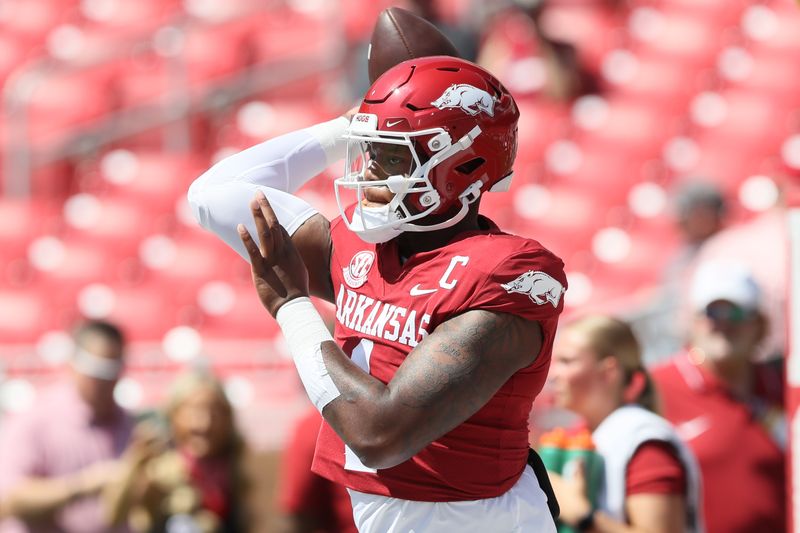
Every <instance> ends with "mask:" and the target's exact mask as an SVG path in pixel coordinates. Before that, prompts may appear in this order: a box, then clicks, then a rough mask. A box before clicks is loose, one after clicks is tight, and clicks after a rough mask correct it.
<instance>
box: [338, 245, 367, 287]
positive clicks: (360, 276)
mask: <svg viewBox="0 0 800 533" xmlns="http://www.w3.org/2000/svg"><path fill="white" fill-rule="evenodd" d="M374 262H375V252H372V251H370V250H362V251H360V252H358V253H357V254H356V255H354V256H353V258H352V259H351V260H350V264H349V265H347V266H346V267H345V268H343V269H342V274H343V275H344V280H345V281H346V282H347V284H348V285H350V286H351V287H353V288H354V289H357V288H359V287H361V286H362V285H363V284H365V283H366V282H367V274H369V270H370V269H371V268H372V263H374Z"/></svg>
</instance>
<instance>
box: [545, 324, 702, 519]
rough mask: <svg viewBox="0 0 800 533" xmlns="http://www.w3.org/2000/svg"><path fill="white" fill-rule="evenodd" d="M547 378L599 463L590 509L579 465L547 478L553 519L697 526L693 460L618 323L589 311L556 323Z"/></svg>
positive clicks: (633, 345) (634, 345) (632, 339)
mask: <svg viewBox="0 0 800 533" xmlns="http://www.w3.org/2000/svg"><path fill="white" fill-rule="evenodd" d="M550 377H551V381H552V385H553V388H554V393H555V400H556V403H557V404H559V405H560V406H561V407H564V408H567V409H570V410H572V411H574V412H575V413H577V414H578V415H580V416H581V417H582V418H583V419H584V420H585V422H586V423H587V424H588V426H589V428H590V429H591V430H592V440H593V441H594V443H595V445H596V446H597V452H598V453H599V454H600V455H601V456H602V458H603V463H604V467H605V468H604V479H603V483H602V484H601V486H600V488H599V490H598V493H597V494H596V495H595V497H596V498H597V508H598V510H597V511H596V512H594V513H592V511H591V508H592V507H591V504H590V500H589V496H588V495H587V492H586V490H585V488H586V487H585V485H586V482H585V476H586V474H585V473H584V471H583V470H581V469H578V471H577V476H576V477H577V479H575V478H571V479H568V478H567V477H566V476H565V477H561V476H558V475H552V478H553V487H554V489H555V492H556V497H557V499H558V501H559V504H560V505H561V520H562V521H564V522H565V523H567V524H569V525H571V526H576V525H577V524H578V522H579V521H582V523H581V524H580V528H579V529H580V531H584V530H587V529H593V530H595V531H621V530H623V529H625V530H627V527H626V526H628V527H632V528H635V529H637V530H645V529H646V530H647V531H653V532H656V531H658V532H667V531H675V532H681V531H701V530H702V519H701V516H700V513H699V511H700V509H699V507H700V477H699V471H698V468H697V464H696V461H695V459H694V457H693V455H692V453H691V452H690V451H689V450H688V448H687V446H686V445H685V444H684V443H683V441H681V440H680V438H679V437H678V435H677V433H676V432H675V429H674V428H673V427H672V425H671V424H669V423H668V422H667V421H666V420H664V419H663V418H661V417H660V416H658V415H657V414H655V410H656V397H655V391H654V388H653V386H652V383H651V380H650V377H649V376H648V373H647V371H646V370H645V368H644V366H643V364H642V360H641V352H640V348H639V343H638V342H637V340H636V338H635V337H634V334H633V331H632V330H631V328H630V327H629V326H628V324H626V323H625V322H622V321H619V320H617V319H614V318H611V317H607V316H602V315H591V316H586V317H583V318H580V319H578V320H576V321H573V322H571V323H569V324H567V325H566V327H564V328H562V330H561V331H560V332H559V336H558V338H557V339H556V344H555V347H554V349H553V366H552V368H551V371H550Z"/></svg>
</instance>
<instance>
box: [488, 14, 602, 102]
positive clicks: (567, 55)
mask: <svg viewBox="0 0 800 533" xmlns="http://www.w3.org/2000/svg"><path fill="white" fill-rule="evenodd" d="M546 7H547V2H546V1H545V0H515V1H513V2H511V6H510V7H509V9H506V10H504V11H501V12H499V13H497V14H496V15H495V18H494V20H493V21H492V22H491V23H490V24H487V30H486V34H487V36H486V38H485V40H484V41H483V43H482V45H481V47H480V52H479V54H478V59H477V61H478V63H479V64H480V65H482V66H483V67H484V68H486V69H488V70H489V71H491V72H494V73H496V74H497V75H498V76H499V78H500V79H501V80H503V81H504V83H505V84H506V85H508V87H509V89H510V90H511V91H513V92H514V93H515V94H524V93H526V92H531V91H536V92H538V93H539V94H541V95H543V96H545V97H547V98H548V99H550V100H553V101H556V102H571V101H572V100H574V99H575V98H577V97H578V96H581V95H584V94H588V93H592V92H596V91H597V90H598V84H597V81H596V79H595V77H594V76H593V75H592V74H591V73H590V72H589V71H588V70H587V69H586V68H585V67H584V65H582V64H581V61H580V58H579V56H578V53H577V51H576V49H575V46H574V45H573V44H571V43H569V42H566V41H563V40H559V39H556V38H553V37H552V36H551V35H549V34H548V32H547V30H546V29H545V28H544V27H543V25H542V24H541V21H542V15H543V13H544V12H545V10H546ZM537 80H538V81H537Z"/></svg>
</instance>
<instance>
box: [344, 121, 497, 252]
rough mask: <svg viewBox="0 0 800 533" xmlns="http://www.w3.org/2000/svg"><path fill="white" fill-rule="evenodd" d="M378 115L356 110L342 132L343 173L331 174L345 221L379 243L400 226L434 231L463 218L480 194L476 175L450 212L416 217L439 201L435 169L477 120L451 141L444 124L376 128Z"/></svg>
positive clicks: (464, 141) (463, 142)
mask: <svg viewBox="0 0 800 533" xmlns="http://www.w3.org/2000/svg"><path fill="white" fill-rule="evenodd" d="M377 121H378V118H377V116H376V115H372V114H365V113H360V114H357V115H355V116H354V117H353V120H352V122H351V125H350V128H349V129H348V130H347V132H346V133H345V135H344V138H345V139H346V141H347V143H348V145H347V157H346V163H345V175H344V176H343V177H341V178H339V179H337V180H335V182H334V188H335V191H336V202H337V204H338V205H339V211H340V212H341V215H342V218H343V220H344V222H345V224H346V225H347V227H348V228H349V229H350V230H351V231H354V232H355V233H357V234H358V235H359V236H360V237H361V238H362V239H364V240H365V241H367V242H371V243H380V242H386V241H389V240H391V239H392V238H394V237H396V236H398V235H399V234H400V233H402V232H404V231H416V232H420V231H435V230H439V229H443V228H447V227H450V226H452V225H454V224H456V223H458V222H459V221H460V220H462V219H463V218H464V216H465V215H466V213H467V211H468V207H469V204H471V203H472V202H474V201H475V200H476V199H477V198H478V196H479V195H480V186H481V181H480V180H478V181H477V182H475V183H474V184H472V185H471V186H470V187H469V188H468V190H467V191H464V193H462V195H461V196H460V197H459V199H460V200H461V208H460V209H459V211H458V212H457V213H456V214H455V215H454V216H452V217H450V218H449V219H447V220H444V221H442V222H437V223H435V224H427V225H426V224H420V223H415V222H417V221H422V219H424V218H426V217H428V216H429V215H432V214H434V213H436V211H437V209H439V208H440V206H441V205H442V199H441V197H440V195H439V193H438V192H437V190H436V188H435V187H434V186H433V184H432V182H431V173H432V171H433V169H434V168H435V167H436V166H437V165H439V164H441V163H442V162H444V161H445V160H447V159H448V158H450V157H452V156H453V155H455V154H456V153H458V152H460V151H462V150H464V149H466V148H468V147H469V146H470V145H471V144H472V141H473V140H474V139H475V138H476V137H477V136H478V135H479V134H480V128H479V127H477V126H476V127H475V128H473V130H472V131H470V132H469V133H468V134H467V135H465V136H464V137H462V138H461V139H459V140H458V141H457V142H455V143H454V142H453V140H452V139H451V138H450V135H449V133H447V131H445V130H444V129H442V128H431V129H426V130H421V131H415V132H395V131H380V130H377V128H376V126H377ZM422 146H424V148H425V149H422V148H421V147H422ZM381 188H382V189H381ZM351 205H353V206H354V207H353V209H352V211H351V210H350V208H349V206H351Z"/></svg>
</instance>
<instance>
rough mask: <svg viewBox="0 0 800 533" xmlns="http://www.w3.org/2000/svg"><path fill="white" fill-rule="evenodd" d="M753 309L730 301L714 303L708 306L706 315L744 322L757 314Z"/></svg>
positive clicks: (715, 319) (717, 318)
mask: <svg viewBox="0 0 800 533" xmlns="http://www.w3.org/2000/svg"><path fill="white" fill-rule="evenodd" d="M755 314H756V312H755V310H753V309H746V308H744V307H740V306H738V305H735V304H732V303H729V302H718V303H712V304H709V305H707V306H706V308H705V315H706V316H707V317H708V318H710V319H711V320H714V321H725V322H733V323H737V322H744V321H746V320H750V319H751V318H753V317H754V316H755Z"/></svg>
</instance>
